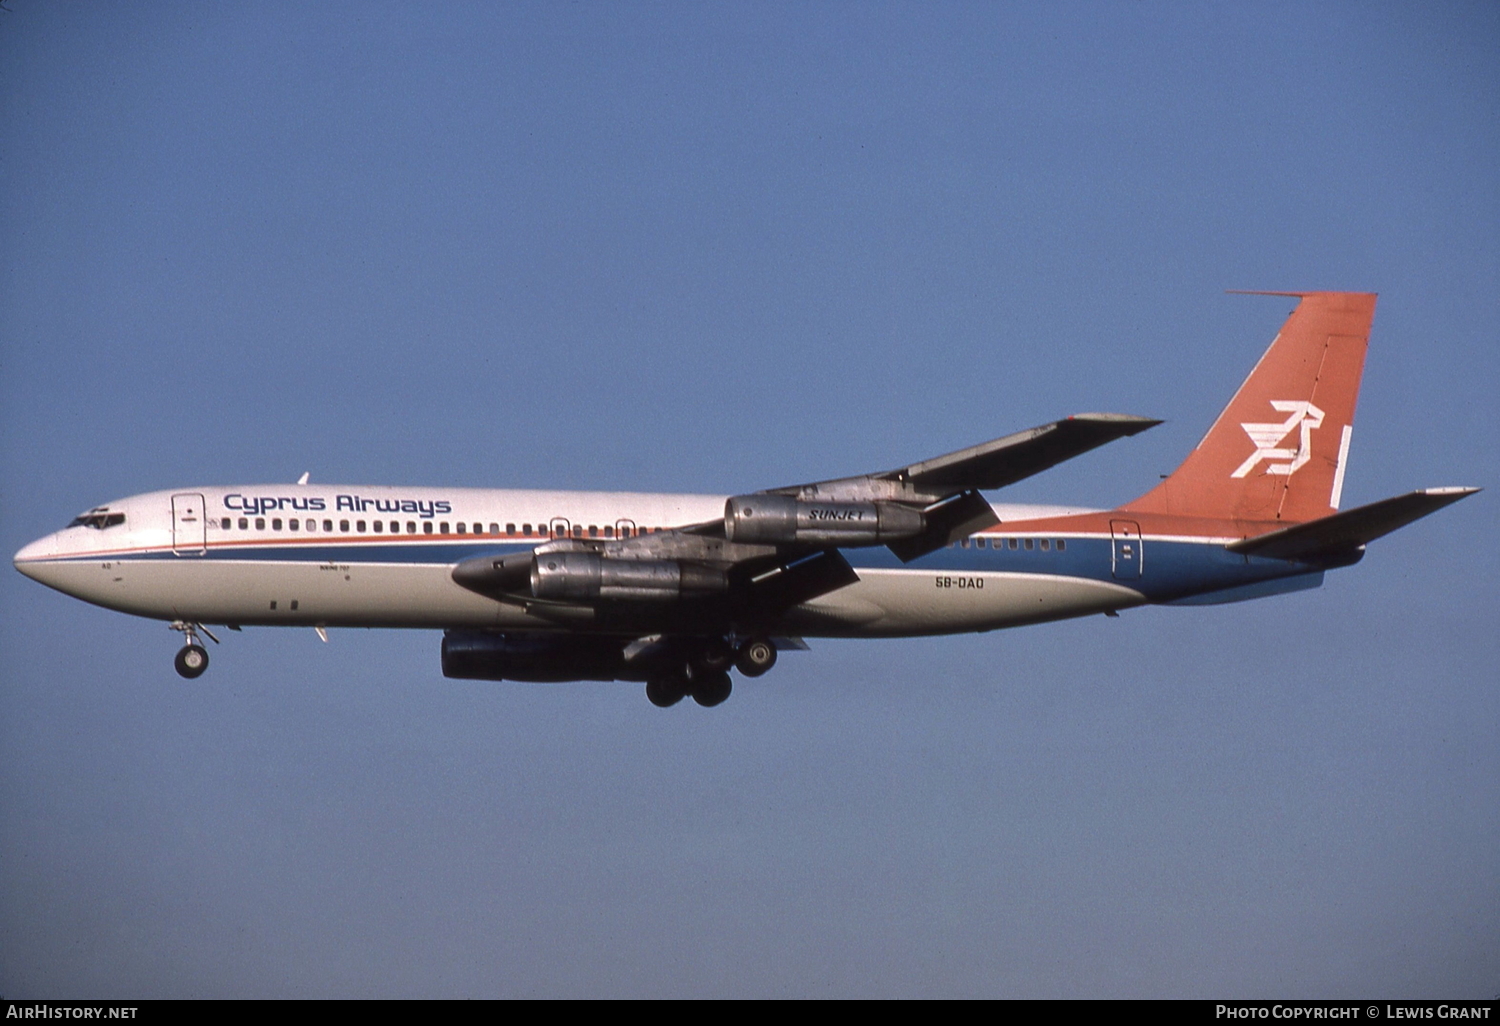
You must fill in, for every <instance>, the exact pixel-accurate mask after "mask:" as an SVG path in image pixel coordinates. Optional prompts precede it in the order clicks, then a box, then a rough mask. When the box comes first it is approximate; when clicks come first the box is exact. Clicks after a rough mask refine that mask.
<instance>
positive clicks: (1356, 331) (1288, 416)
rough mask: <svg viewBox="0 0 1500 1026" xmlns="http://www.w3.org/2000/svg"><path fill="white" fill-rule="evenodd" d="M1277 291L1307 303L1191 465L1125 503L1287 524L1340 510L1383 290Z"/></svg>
mask: <svg viewBox="0 0 1500 1026" xmlns="http://www.w3.org/2000/svg"><path fill="white" fill-rule="evenodd" d="M1273 294H1275V295H1295V296H1297V297H1298V298H1299V299H1300V300H1301V302H1299V303H1298V304H1297V308H1296V309H1295V310H1293V311H1292V314H1291V316H1290V317H1288V318H1287V320H1286V323H1285V324H1283V325H1282V327H1281V332H1280V333H1279V334H1278V335H1277V336H1276V338H1275V339H1274V340H1273V341H1272V342H1271V347H1270V348H1269V349H1267V350H1266V352H1265V355H1263V356H1262V357H1261V358H1260V362H1259V363H1257V364H1256V365H1255V369H1254V370H1252V371H1251V372H1250V376H1249V377H1248V378H1246V379H1245V383H1244V384H1243V385H1241V386H1240V390H1239V391H1238V392H1236V393H1235V394H1234V398H1233V399H1231V400H1230V401H1229V405H1228V406H1226V407H1225V408H1224V412H1223V413H1221V414H1219V419H1218V420H1216V421H1214V426H1213V427H1211V428H1209V430H1208V434H1207V435H1205V436H1204V437H1203V441H1201V442H1199V443H1198V447H1197V448H1196V449H1194V450H1193V451H1192V452H1191V453H1189V454H1188V458H1187V459H1186V460H1184V461H1183V462H1182V466H1180V467H1178V468H1177V470H1176V471H1175V472H1174V473H1173V474H1172V476H1171V477H1169V478H1167V479H1166V480H1165V481H1163V482H1162V483H1161V484H1159V485H1157V486H1156V487H1155V488H1153V489H1152V490H1151V491H1149V492H1147V493H1146V494H1145V495H1143V496H1141V497H1140V498H1139V499H1136V500H1135V501H1134V502H1131V503H1127V504H1126V505H1125V506H1123V507H1122V509H1124V510H1129V511H1132V512H1138V513H1164V514H1175V515H1178V516H1197V517H1214V518H1218V519H1225V520H1249V521H1277V520H1279V521H1282V522H1284V523H1301V522H1304V521H1308V520H1316V519H1318V518H1319V517H1325V516H1328V515H1329V514H1330V513H1332V512H1334V511H1335V510H1337V509H1338V505H1339V494H1340V492H1341V491H1342V490H1343V483H1344V463H1345V460H1346V459H1347V457H1348V455H1349V436H1350V433H1351V431H1352V429H1353V425H1354V406H1355V403H1356V401H1357V400H1358V398H1359V379H1360V375H1361V373H1362V372H1363V371H1364V365H1365V345H1366V343H1367V341H1368V339H1369V336H1370V322H1371V321H1372V320H1373V319H1374V317H1375V295H1374V293H1368V292H1298V293H1273Z"/></svg>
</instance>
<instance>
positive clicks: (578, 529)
mask: <svg viewBox="0 0 1500 1026" xmlns="http://www.w3.org/2000/svg"><path fill="white" fill-rule="evenodd" d="M573 537H574V538H582V537H583V525H582V524H574V525H573Z"/></svg>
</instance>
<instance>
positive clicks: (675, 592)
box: [531, 552, 729, 602]
mask: <svg viewBox="0 0 1500 1026" xmlns="http://www.w3.org/2000/svg"><path fill="white" fill-rule="evenodd" d="M728 587H729V582H728V578H727V577H725V575H724V571H723V570H719V569H716V568H714V567H706V566H699V565H697V564H695V563H683V562H679V561H678V560H675V559H610V558H607V557H604V556H601V555H599V554H598V553H597V552H547V553H541V552H539V553H537V554H536V556H535V557H534V558H533V559H532V563H531V594H532V595H534V596H535V597H537V598H539V599H550V600H552V601H556V602H594V601H633V602H673V601H676V600H677V599H680V598H689V597H696V596H702V595H711V594H715V593H718V592H723V591H725V590H726V589H727V588H728Z"/></svg>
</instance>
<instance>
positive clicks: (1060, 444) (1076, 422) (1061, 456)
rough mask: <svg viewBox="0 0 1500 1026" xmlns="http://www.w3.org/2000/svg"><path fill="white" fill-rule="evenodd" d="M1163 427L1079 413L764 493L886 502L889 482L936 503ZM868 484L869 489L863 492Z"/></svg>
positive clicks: (1124, 417)
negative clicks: (900, 462) (923, 456)
mask: <svg viewBox="0 0 1500 1026" xmlns="http://www.w3.org/2000/svg"><path fill="white" fill-rule="evenodd" d="M1160 423H1161V421H1159V420H1153V419H1152V418H1150V417H1135V416H1132V415H1130V414H1127V413H1079V414H1075V415H1074V416H1072V417H1068V418H1067V419H1065V420H1055V421H1053V422H1052V423H1050V424H1043V425H1041V426H1040V427H1034V428H1030V429H1028V430H1026V431H1017V432H1016V433H1015V434H1013V435H1006V436H1005V437H1004V438H996V439H994V440H993V441H989V442H982V443H980V444H979V445H971V446H969V447H968V448H966V449H959V450H958V451H957V452H950V453H947V454H946V455H943V456H934V457H933V458H932V459H929V460H922V461H921V462H920V463H912V464H909V465H908V466H905V467H898V468H896V469H895V470H887V471H883V472H880V473H875V474H867V475H864V476H862V477H845V478H836V479H834V480H831V481H816V482H813V483H812V484H804V485H790V486H788V487H785V488H770V489H767V491H766V494H768V495H797V496H801V497H804V498H805V497H809V496H810V495H823V496H827V497H830V498H831V497H834V496H847V497H849V498H856V497H857V494H858V493H861V492H864V493H868V494H870V495H871V496H872V497H873V496H876V495H877V494H878V497H881V498H886V497H893V493H892V490H891V489H889V488H882V487H880V486H879V485H875V484H874V482H890V483H892V484H899V485H905V486H907V489H908V491H909V492H910V493H911V494H913V495H925V496H927V497H929V498H930V499H933V500H936V499H939V498H943V497H945V496H947V495H951V494H954V493H956V492H964V491H971V490H980V489H983V490H990V489H995V488H1004V487H1005V486H1006V485H1011V484H1015V483H1016V482H1017V481H1020V480H1022V479H1024V478H1028V477H1030V476H1031V475H1033V474H1039V473H1041V472H1042V471H1043V470H1046V469H1048V468H1049V467H1055V466H1057V465H1058V464H1059V463H1062V462H1065V461H1066V460H1070V459H1072V458H1073V457H1075V456H1081V455H1083V454H1084V453H1086V452H1088V451H1089V450H1090V449H1097V448H1098V447H1099V446H1101V445H1104V444H1105V443H1106V442H1113V441H1114V440H1115V439H1117V438H1126V437H1128V436H1130V435H1137V434H1140V433H1141V432H1142V431H1145V430H1146V429H1147V428H1153V427H1155V426H1156V425H1158V424H1160ZM866 482H869V483H870V485H869V486H867V487H864V488H861V487H860V486H861V485H862V484H864V483H866Z"/></svg>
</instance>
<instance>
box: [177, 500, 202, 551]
mask: <svg viewBox="0 0 1500 1026" xmlns="http://www.w3.org/2000/svg"><path fill="white" fill-rule="evenodd" d="M207 550H208V521H207V520H205V519H204V516H203V496H201V495H199V494H197V493H196V492H192V493H184V494H182V495H174V496H172V551H173V552H175V553H177V555H179V556H201V555H203V553H204V552H206V551H207Z"/></svg>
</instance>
